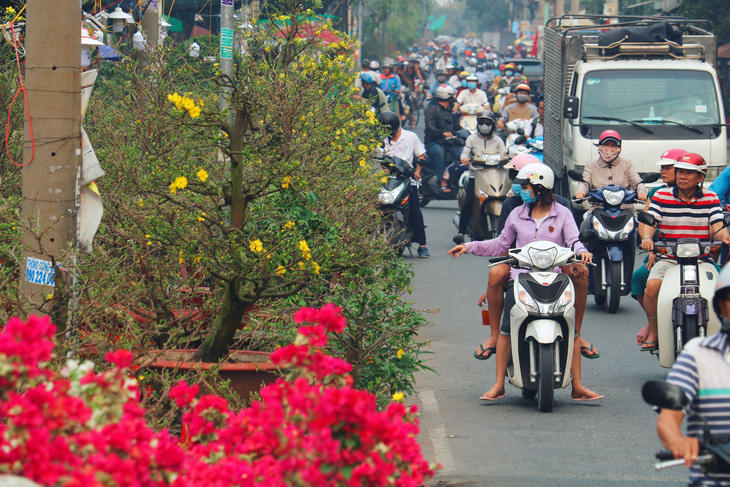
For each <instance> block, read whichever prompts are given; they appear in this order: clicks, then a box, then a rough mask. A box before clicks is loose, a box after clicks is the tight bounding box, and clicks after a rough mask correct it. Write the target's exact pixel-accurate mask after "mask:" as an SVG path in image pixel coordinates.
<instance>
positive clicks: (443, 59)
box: [434, 49, 452, 72]
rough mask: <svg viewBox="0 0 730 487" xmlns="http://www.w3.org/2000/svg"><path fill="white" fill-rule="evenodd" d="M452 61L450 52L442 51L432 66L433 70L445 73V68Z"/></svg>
mask: <svg viewBox="0 0 730 487" xmlns="http://www.w3.org/2000/svg"><path fill="white" fill-rule="evenodd" d="M451 61H452V59H451V55H450V51H447V50H446V49H444V50H443V52H442V53H441V55H440V56H439V57H438V59H436V62H435V64H434V68H435V69H436V71H444V72H445V71H446V68H447V66H448V65H449V63H450V62H451Z"/></svg>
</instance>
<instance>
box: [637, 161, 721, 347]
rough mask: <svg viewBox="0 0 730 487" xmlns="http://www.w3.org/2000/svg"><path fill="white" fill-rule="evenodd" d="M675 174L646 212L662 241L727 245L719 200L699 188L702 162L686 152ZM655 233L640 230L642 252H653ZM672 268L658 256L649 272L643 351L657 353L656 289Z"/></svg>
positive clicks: (668, 259)
mask: <svg viewBox="0 0 730 487" xmlns="http://www.w3.org/2000/svg"><path fill="white" fill-rule="evenodd" d="M674 170H675V173H676V180H677V184H676V185H675V186H674V187H672V188H665V189H661V190H659V191H657V192H656V194H655V195H654V197H652V199H651V202H650V204H649V210H648V212H649V213H651V214H652V215H653V216H654V218H655V219H656V221H657V222H658V223H659V230H660V231H661V232H663V234H664V240H667V241H670V242H671V241H676V240H678V239H681V238H698V239H700V240H710V236H711V235H713V234H714V237H713V238H714V240H716V241H717V240H720V241H722V242H723V243H724V244H725V245H730V234H728V231H727V229H726V228H724V227H723V224H724V223H723V214H722V205H721V204H720V199H719V198H718V197H717V195H716V194H715V193H713V192H712V191H709V190H707V189H703V188H702V182H703V181H704V179H705V176H706V175H707V163H706V162H705V158H704V157H702V156H701V155H699V154H695V153H692V152H688V153H686V154H684V155H683V156H681V157H680V158H679V159H678V160H677V162H676V163H675V164H674ZM715 232H717V233H715ZM654 233H655V228H654V227H650V226H648V225H642V226H641V227H639V236H640V237H641V248H642V249H643V250H654V241H653V237H654ZM707 258H709V256H708V257H707ZM675 265H677V261H675V260H674V259H673V258H671V257H669V256H666V255H658V256H657V260H656V263H655V264H654V265H653V266H652V268H651V269H650V270H649V279H648V280H647V282H646V289H645V290H644V309H645V311H646V315H647V318H648V319H649V332H648V333H647V335H646V340H645V341H644V342H643V343H642V344H641V350H642V351H653V350H657V301H658V298H659V289H660V288H661V285H662V279H663V278H664V275H665V274H666V272H667V270H668V269H669V268H670V267H672V266H675Z"/></svg>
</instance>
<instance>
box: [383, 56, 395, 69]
mask: <svg viewBox="0 0 730 487" xmlns="http://www.w3.org/2000/svg"><path fill="white" fill-rule="evenodd" d="M382 67H383V69H385V68H391V69H393V60H392V59H391V58H389V57H387V58H385V59H383V64H382Z"/></svg>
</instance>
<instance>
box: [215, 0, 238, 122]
mask: <svg viewBox="0 0 730 487" xmlns="http://www.w3.org/2000/svg"><path fill="white" fill-rule="evenodd" d="M234 13H235V12H234V10H233V0H221V37H220V38H221V41H220V44H221V51H220V68H221V73H222V74H223V75H224V76H228V77H230V78H231V79H233V15H234ZM232 91H233V88H230V87H224V88H223V91H222V92H221V94H220V95H219V96H218V109H219V110H221V111H222V110H225V109H226V108H227V107H228V102H227V100H226V98H227V97H228V95H229V94H230V93H231V92H232ZM228 120H229V122H230V121H231V120H233V118H232V117H231V114H229V115H228Z"/></svg>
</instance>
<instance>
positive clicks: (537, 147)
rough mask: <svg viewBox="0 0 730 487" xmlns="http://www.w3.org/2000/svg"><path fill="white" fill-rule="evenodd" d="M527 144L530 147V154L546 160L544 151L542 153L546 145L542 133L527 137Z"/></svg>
mask: <svg viewBox="0 0 730 487" xmlns="http://www.w3.org/2000/svg"><path fill="white" fill-rule="evenodd" d="M526 145H527V147H528V148H529V149H530V154H532V155H533V156H535V157H537V158H538V159H540V160H541V161H545V159H544V156H543V153H542V152H543V145H544V140H543V136H542V135H540V136H537V137H534V138H532V139H527V142H526Z"/></svg>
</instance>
